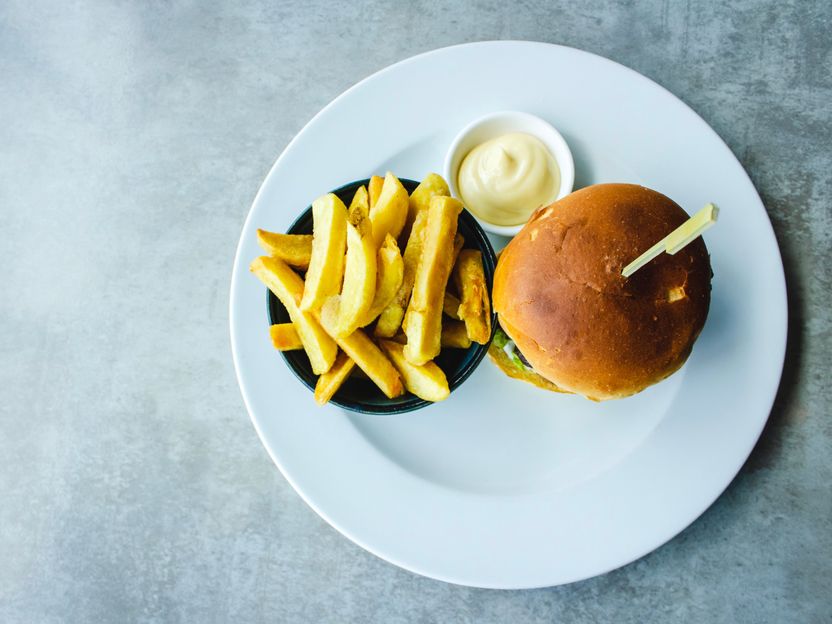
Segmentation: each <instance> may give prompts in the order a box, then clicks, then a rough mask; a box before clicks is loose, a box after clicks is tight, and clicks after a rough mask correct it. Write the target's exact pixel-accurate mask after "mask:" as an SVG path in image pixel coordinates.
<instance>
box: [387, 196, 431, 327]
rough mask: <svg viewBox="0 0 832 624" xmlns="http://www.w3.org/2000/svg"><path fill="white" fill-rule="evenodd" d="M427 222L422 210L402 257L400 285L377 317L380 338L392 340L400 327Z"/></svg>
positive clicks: (417, 264) (417, 216) (425, 213)
mask: <svg viewBox="0 0 832 624" xmlns="http://www.w3.org/2000/svg"><path fill="white" fill-rule="evenodd" d="M427 222H428V212H427V210H423V211H421V212H419V213H418V214H417V215H416V220H415V221H414V222H413V227H412V228H411V230H410V236H409V237H408V239H407V245H406V246H405V248H404V255H403V256H402V260H403V261H404V275H403V277H402V285H401V286H400V287H399V292H398V293H396V296H395V297H394V298H393V300H392V301H391V302H390V303H389V304H387V307H386V308H384V311H383V312H382V313H381V316H379V319H378V323H376V329H375V335H376V336H378V337H380V338H392V337H393V336H395V335H396V332H397V331H399V328H400V327H401V326H402V320H403V319H404V313H405V310H406V309H407V304H408V303H409V302H410V293H411V292H412V291H413V280H414V279H415V278H416V268H417V267H418V266H419V258H420V257H421V255H422V243H423V239H424V233H425V225H427Z"/></svg>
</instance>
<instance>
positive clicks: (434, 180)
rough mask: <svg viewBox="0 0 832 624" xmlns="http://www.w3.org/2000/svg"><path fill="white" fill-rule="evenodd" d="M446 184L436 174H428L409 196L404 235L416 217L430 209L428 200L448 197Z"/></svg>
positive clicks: (449, 192) (448, 192) (448, 191)
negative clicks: (439, 196) (442, 196)
mask: <svg viewBox="0 0 832 624" xmlns="http://www.w3.org/2000/svg"><path fill="white" fill-rule="evenodd" d="M450 194H451V191H450V190H449V189H448V183H447V182H445V179H444V178H443V177H442V176H441V175H439V174H438V173H429V174H428V175H427V176H425V179H424V180H422V181H421V182H420V183H419V186H417V187H416V188H415V189H413V192H412V193H411V194H410V200H409V201H408V208H407V221H406V222H405V226H404V234H405V235H407V234H408V233H409V232H410V230H411V228H412V227H413V222H414V221H415V220H416V215H417V214H418V213H420V212H422V211H425V210H427V209H428V208H429V207H430V199H431V197H434V196H436V195H450Z"/></svg>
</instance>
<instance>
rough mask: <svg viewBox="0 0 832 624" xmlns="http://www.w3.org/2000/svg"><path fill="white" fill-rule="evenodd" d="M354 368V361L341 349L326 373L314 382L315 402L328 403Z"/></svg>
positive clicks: (319, 403)
mask: <svg viewBox="0 0 832 624" xmlns="http://www.w3.org/2000/svg"><path fill="white" fill-rule="evenodd" d="M354 368H355V362H354V361H353V360H352V359H350V356H348V355H347V354H346V353H344V352H343V351H341V352H340V353H338V357H337V358H335V363H334V364H333V365H332V368H330V369H329V370H328V371H327V372H326V373H324V374H323V375H321V376H320V377H318V381H317V383H316V384H315V403H317V404H318V405H324V404H325V403H328V402H329V400H330V399H331V398H332V396H333V395H334V394H335V393H336V392H338V388H340V387H341V386H342V385H343V384H344V382H345V381H346V380H347V377H349V376H350V373H351V372H352V371H353V369H354Z"/></svg>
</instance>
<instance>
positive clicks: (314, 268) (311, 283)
mask: <svg viewBox="0 0 832 624" xmlns="http://www.w3.org/2000/svg"><path fill="white" fill-rule="evenodd" d="M312 220H313V223H312V235H313V238H312V257H311V259H310V260H309V269H308V270H307V271H306V285H305V287H304V290H303V299H302V300H301V304H300V308H301V310H306V311H309V310H318V309H320V307H321V306H322V305H323V304H324V301H326V299H327V298H328V297H331V296H332V295H335V294H337V293H338V292H339V291H340V290H341V278H342V277H343V274H344V250H345V248H346V245H347V207H346V206H344V202H342V201H341V200H340V199H338V197H337V196H335V195H333V194H332V193H328V194H327V195H324V196H323V197H319V198H318V199H316V200H315V201H314V202H312Z"/></svg>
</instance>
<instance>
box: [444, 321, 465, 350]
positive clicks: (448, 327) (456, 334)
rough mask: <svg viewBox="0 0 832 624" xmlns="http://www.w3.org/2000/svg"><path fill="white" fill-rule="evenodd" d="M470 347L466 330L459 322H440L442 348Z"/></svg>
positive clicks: (463, 324)
mask: <svg viewBox="0 0 832 624" xmlns="http://www.w3.org/2000/svg"><path fill="white" fill-rule="evenodd" d="M470 346H471V339H470V338H469V337H468V330H467V329H466V327H465V323H463V322H461V321H451V320H447V319H446V320H444V321H442V348H443V349H446V348H449V349H467V348H468V347H470Z"/></svg>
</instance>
